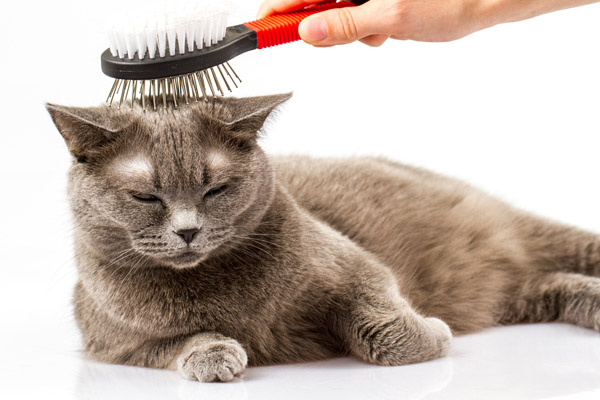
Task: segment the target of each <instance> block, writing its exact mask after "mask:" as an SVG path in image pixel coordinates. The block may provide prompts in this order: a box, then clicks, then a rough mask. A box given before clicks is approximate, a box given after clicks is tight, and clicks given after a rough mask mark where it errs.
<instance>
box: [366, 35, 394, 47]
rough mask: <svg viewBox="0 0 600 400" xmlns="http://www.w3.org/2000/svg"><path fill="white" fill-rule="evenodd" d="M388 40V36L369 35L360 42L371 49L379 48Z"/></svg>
mask: <svg viewBox="0 0 600 400" xmlns="http://www.w3.org/2000/svg"><path fill="white" fill-rule="evenodd" d="M388 39H389V35H370V36H367V37H364V38H362V39H360V41H361V42H362V43H364V44H366V45H368V46H371V47H379V46H381V45H382V44H383V43H384V42H385V41H386V40H388Z"/></svg>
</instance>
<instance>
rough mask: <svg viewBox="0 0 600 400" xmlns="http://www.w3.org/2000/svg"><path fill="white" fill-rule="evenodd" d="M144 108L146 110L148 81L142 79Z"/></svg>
mask: <svg viewBox="0 0 600 400" xmlns="http://www.w3.org/2000/svg"><path fill="white" fill-rule="evenodd" d="M141 92H142V96H141V97H142V110H144V112H146V81H142V89H141Z"/></svg>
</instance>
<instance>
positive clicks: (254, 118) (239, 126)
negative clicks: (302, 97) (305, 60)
mask: <svg viewBox="0 0 600 400" xmlns="http://www.w3.org/2000/svg"><path fill="white" fill-rule="evenodd" d="M291 97H292V93H283V94H276V95H270V96H259V97H246V98H239V99H236V98H231V99H228V108H229V110H230V112H231V114H232V118H233V120H232V121H228V122H226V123H225V127H226V128H227V130H229V131H230V132H232V133H234V134H235V135H236V136H239V137H240V138H243V139H256V136H257V133H258V131H259V130H260V129H261V128H262V127H263V125H264V123H265V121H266V120H267V117H268V116H269V115H271V113H272V112H273V110H275V109H276V108H277V107H278V106H280V105H281V104H283V103H284V102H286V101H287V100H289V99H290V98H291Z"/></svg>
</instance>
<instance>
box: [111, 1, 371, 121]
mask: <svg viewBox="0 0 600 400" xmlns="http://www.w3.org/2000/svg"><path fill="white" fill-rule="evenodd" d="M366 1H367V0H351V1H340V2H337V3H336V2H328V3H321V4H317V5H312V6H309V7H306V8H304V9H301V10H298V11H294V12H291V13H286V14H277V15H272V16H269V17H266V18H262V19H259V20H256V21H253V22H247V23H244V24H241V25H235V26H230V27H227V14H228V12H227V11H228V10H227V9H226V8H225V7H222V6H219V5H212V6H209V7H206V6H204V7H202V6H201V7H198V6H196V7H190V6H188V7H184V8H178V9H177V10H170V11H169V12H168V13H166V12H164V11H163V12H162V14H161V13H154V14H150V15H149V16H148V17H147V18H146V19H139V20H137V21H136V20H133V21H125V22H124V23H122V24H116V25H114V26H113V29H112V32H111V33H110V47H109V49H107V50H105V51H104V53H102V57H101V59H102V71H103V72H104V73H105V74H106V75H108V76H110V77H112V78H115V81H114V83H113V85H112V87H111V89H110V92H109V94H108V97H107V99H106V101H107V103H108V104H109V106H112V104H113V103H114V102H118V105H119V108H120V107H121V106H122V105H123V103H124V102H125V103H127V102H130V103H131V108H133V105H134V103H136V102H139V103H140V104H141V106H142V108H143V109H144V111H145V110H146V108H147V107H148V108H152V109H153V110H156V109H157V108H158V107H163V108H167V106H169V105H172V106H173V107H178V105H179V104H182V103H186V104H189V103H190V102H199V101H202V100H203V101H208V99H209V98H214V97H216V96H217V95H219V94H220V95H221V96H224V95H225V88H226V90H228V91H229V92H231V91H232V89H233V88H236V87H238V84H239V83H241V82H242V80H241V79H240V77H239V76H238V74H237V73H236V72H235V71H234V69H233V68H232V67H231V65H230V64H229V60H231V59H232V58H234V57H236V56H238V55H240V54H242V53H245V52H247V51H250V50H254V49H264V48H267V47H271V46H276V45H280V44H284V43H289V42H293V41H297V40H299V39H300V36H299V34H298V25H299V24H300V22H301V21H302V20H303V19H304V18H306V17H308V16H309V15H312V14H315V13H318V12H321V11H325V10H329V9H332V8H341V7H351V6H355V5H360V4H363V3H365V2H366ZM161 11H162V10H161ZM219 78H220V79H219ZM130 91H131V95H130V94H129V92H130Z"/></svg>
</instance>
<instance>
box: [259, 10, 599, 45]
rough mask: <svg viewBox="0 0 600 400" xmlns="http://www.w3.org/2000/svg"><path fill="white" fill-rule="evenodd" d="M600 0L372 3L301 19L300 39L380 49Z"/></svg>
mask: <svg viewBox="0 0 600 400" xmlns="http://www.w3.org/2000/svg"><path fill="white" fill-rule="evenodd" d="M598 1H600V0H370V1H368V2H367V3H365V4H363V5H361V6H358V7H345V8H337V9H333V10H328V11H324V12H321V13H318V14H315V15H311V16H310V17H307V18H306V19H304V20H303V21H302V22H301V23H300V26H299V28H298V31H299V33H300V37H301V38H302V39H303V40H304V41H305V42H307V43H310V44H312V45H315V46H332V45H336V44H343V43H350V42H354V41H356V40H360V41H361V42H363V43H366V44H368V45H370V46H379V45H381V44H382V43H383V42H385V41H386V40H387V39H388V38H393V39H404V40H417V41H421V42H447V41H450V40H455V39H459V38H461V37H463V36H466V35H468V34H470V33H473V32H475V31H478V30H481V29H484V28H488V27H490V26H493V25H496V24H499V23H503V22H511V21H519V20H523V19H527V18H531V17H535V16H537V15H541V14H545V13H549V12H552V11H557V10H562V9H565V8H570V7H577V6H581V5H585V4H590V3H595V2H598ZM321 2H323V0H265V1H264V2H263V4H262V5H261V6H260V9H259V11H258V17H259V18H263V17H266V16H268V15H271V14H275V13H283V12H289V11H294V10H298V9H300V8H303V7H305V6H308V5H310V4H315V3H321Z"/></svg>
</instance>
